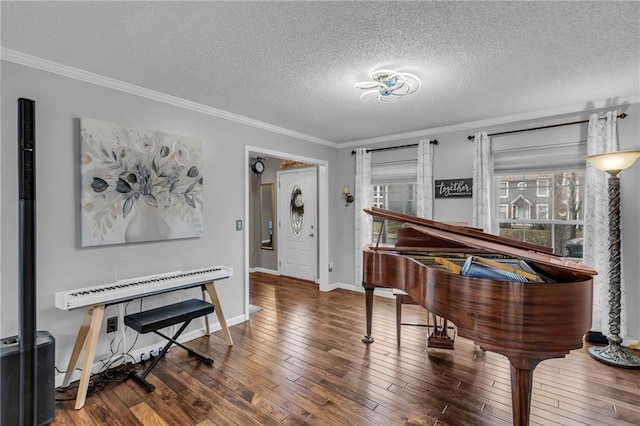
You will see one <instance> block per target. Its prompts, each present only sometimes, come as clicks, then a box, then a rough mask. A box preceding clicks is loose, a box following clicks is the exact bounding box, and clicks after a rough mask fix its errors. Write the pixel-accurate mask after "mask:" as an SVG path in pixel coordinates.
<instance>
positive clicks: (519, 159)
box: [493, 142, 586, 258]
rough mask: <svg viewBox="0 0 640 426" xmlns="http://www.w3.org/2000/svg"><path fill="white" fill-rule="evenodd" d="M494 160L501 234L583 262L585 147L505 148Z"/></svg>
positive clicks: (498, 222)
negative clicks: (581, 259)
mask: <svg viewBox="0 0 640 426" xmlns="http://www.w3.org/2000/svg"><path fill="white" fill-rule="evenodd" d="M493 155H494V181H495V186H494V187H495V188H496V192H495V193H496V194H498V196H497V197H495V201H494V202H495V204H494V205H495V206H496V208H495V211H496V212H497V214H496V217H495V223H496V227H495V229H497V230H498V231H499V234H500V235H501V236H503V237H509V238H514V239H517V240H520V241H526V242H530V243H534V244H538V245H542V246H546V247H551V248H553V250H554V253H556V254H559V255H563V256H570V257H574V258H581V257H582V232H583V227H584V210H583V200H584V176H585V162H584V156H585V155H586V143H584V142H578V143H573V144H559V145H544V146H538V147H531V148H526V149H522V148H520V149H512V150H511V149H508V148H504V149H502V150H498V151H494V154H493ZM550 159H551V160H550ZM504 194H507V196H506V197H505V196H504Z"/></svg>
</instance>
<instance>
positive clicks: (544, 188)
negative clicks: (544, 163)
mask: <svg viewBox="0 0 640 426" xmlns="http://www.w3.org/2000/svg"><path fill="white" fill-rule="evenodd" d="M536 195H537V196H538V197H548V196H549V179H538V180H537V181H536Z"/></svg>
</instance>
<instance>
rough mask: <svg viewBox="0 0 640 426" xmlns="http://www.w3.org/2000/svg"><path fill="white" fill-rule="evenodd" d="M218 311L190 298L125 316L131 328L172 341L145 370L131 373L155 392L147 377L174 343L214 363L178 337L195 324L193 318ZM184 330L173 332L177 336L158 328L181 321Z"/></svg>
mask: <svg viewBox="0 0 640 426" xmlns="http://www.w3.org/2000/svg"><path fill="white" fill-rule="evenodd" d="M213 311H214V309H213V305H212V304H211V303H208V302H204V301H202V300H197V299H190V300H185V301H182V302H178V303H174V304H172V305H167V306H161V307H159V308H155V309H150V310H148V311H142V312H138V313H135V314H131V315H127V316H125V317H124V323H125V325H126V326H127V327H131V328H133V329H134V330H135V331H137V332H138V333H141V334H146V333H149V332H153V333H155V334H157V335H158V336H160V337H163V338H165V339H167V340H168V341H169V342H168V343H167V344H166V345H165V346H164V347H163V348H162V350H161V351H160V353H159V354H158V356H157V357H156V358H155V359H154V360H153V362H152V363H151V365H149V366H148V367H147V368H146V369H145V370H144V371H143V372H142V373H140V372H136V373H133V374H132V375H131V377H133V378H134V379H135V380H136V381H137V382H138V383H140V384H141V385H142V386H144V388H145V389H146V390H147V392H153V391H154V390H155V388H156V387H155V386H154V385H153V384H152V383H149V381H148V380H147V379H146V377H147V376H148V375H149V373H151V370H153V369H154V367H155V366H156V365H157V364H158V362H159V361H160V360H161V359H162V358H164V356H165V354H166V353H167V351H168V350H169V348H171V346H172V345H178V346H180V347H181V348H183V349H185V350H186V351H187V352H188V353H189V355H191V356H193V357H195V358H196V359H198V360H199V361H201V362H203V363H205V364H207V365H212V364H213V360H212V359H211V358H208V357H206V356H204V355H202V354H200V353H198V352H196V351H194V350H193V349H191V348H188V347H186V346H184V345H183V344H181V343H180V342H178V341H177V339H178V337H179V336H180V334H182V332H183V331H184V330H185V329H186V328H187V326H188V325H189V324H190V323H191V320H193V319H195V318H199V317H202V316H205V315H208V314H210V313H212V312H213ZM180 323H182V325H181V326H180V329H179V330H178V331H177V332H176V333H175V334H174V335H173V337H168V336H165V335H164V334H163V333H161V332H159V331H158V330H159V329H161V328H165V327H169V326H172V325H176V324H180Z"/></svg>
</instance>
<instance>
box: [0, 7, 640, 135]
mask: <svg viewBox="0 0 640 426" xmlns="http://www.w3.org/2000/svg"><path fill="white" fill-rule="evenodd" d="M1 7H2V33H1V43H2V48H3V50H5V51H6V49H9V50H11V51H17V52H21V53H25V54H28V55H33V56H36V57H38V58H42V59H46V60H50V61H53V62H56V63H60V64H64V65H67V66H70V67H74V68H78V69H80V70H84V71H89V72H92V73H96V74H99V75H102V76H106V77H110V78H113V79H116V80H121V81H124V82H127V83H130V84H134V85H137V86H141V87H144V88H148V89H151V90H154V91H158V92H162V93H166V94H169V95H172V96H176V97H179V98H183V99H186V100H189V101H193V102H196V103H200V104H203V105H206V106H209V107H213V108H216V109H220V110H223V111H227V112H231V113H234V114H239V115H242V116H245V117H248V118H250V119H253V120H259V121H262V122H265V123H268V124H271V125H275V126H279V127H283V128H286V129H290V130H293V131H296V132H300V133H303V134H305V135H310V136H312V139H313V138H319V139H321V140H324V141H327V142H329V143H343V142H349V141H356V140H363V139H371V138H375V139H374V140H384V139H385V137H386V136H388V135H395V134H401V133H407V132H417V131H420V130H423V129H433V128H438V127H443V126H452V125H457V124H460V123H468V122H474V121H479V120H492V119H493V120H495V119H496V118H498V117H508V116H523V117H524V116H527V117H528V116H531V117H533V116H534V115H535V114H536V113H542V112H546V111H564V112H569V111H567V108H577V109H588V108H591V109H592V108H593V107H594V106H604V105H605V102H608V103H609V104H611V103H624V102H638V101H639V100H640V98H639V93H640V48H639V46H640V3H639V2H635V1H634V2H607V1H605V2H346V1H341V2H315V1H299V2H233V1H232V2H164V1H163V2H149V1H144V2H93V1H91V2H9V1H3V2H2V5H1ZM377 68H394V69H399V70H403V71H408V72H412V73H414V74H416V75H418V76H419V77H420V78H421V79H422V82H423V86H422V88H421V89H420V90H419V91H418V92H417V93H416V94H415V95H413V96H411V97H408V98H405V99H403V100H402V101H400V102H397V103H393V104H382V103H380V102H378V101H362V100H360V98H359V95H360V92H359V91H358V90H356V89H355V88H354V84H355V83H356V82H359V81H362V80H365V79H367V77H368V75H369V73H370V72H371V71H373V70H374V69H377Z"/></svg>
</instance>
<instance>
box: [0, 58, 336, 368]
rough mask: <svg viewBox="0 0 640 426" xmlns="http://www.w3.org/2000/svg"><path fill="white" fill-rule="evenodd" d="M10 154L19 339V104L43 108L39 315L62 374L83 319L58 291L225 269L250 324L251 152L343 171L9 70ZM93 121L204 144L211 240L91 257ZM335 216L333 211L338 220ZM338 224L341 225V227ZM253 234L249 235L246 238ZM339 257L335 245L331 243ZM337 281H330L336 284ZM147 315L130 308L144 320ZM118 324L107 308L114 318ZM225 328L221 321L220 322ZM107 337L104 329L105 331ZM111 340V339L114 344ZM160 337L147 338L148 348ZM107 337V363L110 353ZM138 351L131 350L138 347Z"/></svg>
mask: <svg viewBox="0 0 640 426" xmlns="http://www.w3.org/2000/svg"><path fill="white" fill-rule="evenodd" d="M1 66H2V68H1V77H2V80H1V86H2V94H1V99H2V101H1V102H2V104H1V106H2V145H1V151H0V161H1V165H2V167H1V172H0V179H1V180H0V182H1V183H2V191H1V194H0V199H1V201H2V204H1V212H0V214H1V215H0V219H1V229H0V235H1V236H2V247H1V253H2V258H1V262H2V263H1V265H0V266H1V267H0V270H1V272H0V279H1V284H2V288H1V290H2V291H1V301H0V307H1V315H0V323H1V324H0V326H1V327H0V335H1V336H2V337H7V336H11V335H14V334H17V331H18V309H17V306H18V285H17V283H18V202H17V200H18V182H17V173H18V168H17V158H18V154H17V99H18V98H19V97H26V98H30V99H33V100H35V101H36V143H37V151H36V152H37V292H38V295H37V315H38V324H37V326H38V329H39V330H47V331H49V332H50V333H51V334H53V336H54V337H55V339H56V365H57V366H58V368H60V369H61V370H64V369H65V367H66V363H67V362H68V359H69V355H70V353H71V348H72V345H73V342H74V340H75V335H76V332H77V329H78V327H79V325H80V322H81V319H82V315H83V312H82V311H83V310H82V309H79V310H73V311H69V312H66V311H61V310H58V309H56V308H55V306H54V295H55V293H56V292H57V291H61V290H67V289H74V288H79V287H85V286H90V285H98V284H104V283H109V282H113V281H115V280H116V278H123V277H133V276H141V275H150V274H157V273H160V272H168V271H172V270H178V269H181V270H188V269H193V268H199V267H204V266H209V265H225V266H229V267H232V268H233V269H234V276H233V277H232V278H231V279H229V280H225V281H224V282H221V283H220V284H219V285H218V289H219V290H218V291H219V296H220V299H221V301H222V304H223V307H224V313H225V316H226V318H227V321H228V322H231V323H234V322H239V321H244V319H245V314H246V313H245V312H244V308H245V303H246V301H245V300H244V298H245V290H244V289H245V284H246V283H245V282H244V276H245V274H244V270H243V269H244V238H243V232H237V231H236V230H235V221H236V220H237V219H243V218H244V207H243V206H244V199H245V198H244V194H245V184H246V179H247V178H248V177H247V176H245V168H244V167H243V165H244V163H245V145H251V146H255V147H261V148H264V149H268V150H274V151H278V152H289V153H292V154H293V155H299V156H306V157H310V158H316V159H320V160H323V161H327V162H328V163H329V167H330V168H331V167H332V164H333V162H334V161H335V160H334V159H335V155H336V152H335V149H333V148H329V147H326V146H322V145H319V144H314V143H310V142H307V141H303V140H299V139H296V138H292V137H289V136H283V135H281V134H276V133H273V132H269V131H266V130H262V129H259V128H256V127H251V126H247V125H244V124H239V123H236V122H232V121H229V120H224V119H220V118H217V117H213V116H211V115H206V114H202V113H199V112H194V111H192V110H188V109H184V108H180V107H177V106H173V105H169V104H166V103H162V102H158V101H154V100H150V99H147V98H143V97H139V96H135V95H132V94H128V93H125V92H121V91H118V90H113V89H109V88H105V87H102V86H98V85H94V84H90V83H85V82H82V81H80V80H74V79H71V78H67V77H62V76H59V75H56V74H53V73H49V72H45V71H42V70H38V69H34V68H30V67H25V66H22V65H18V64H15V63H12V62H8V61H2V65H1ZM80 117H89V118H95V119H99V120H104V121H109V122H114V123H120V124H123V125H127V126H132V127H137V128H141V129H152V130H158V131H163V132H167V133H173V134H179V135H185V136H190V137H193V138H196V139H199V140H201V141H202V142H203V151H204V171H203V176H204V186H203V191H204V193H203V199H204V216H205V217H204V236H203V237H201V238H194V239H183V240H170V241H162V242H150V243H141V244H128V245H111V246H101V247H90V248H81V247H80V244H79V238H80V237H79V230H80V223H79V211H80V197H79V194H80V192H79V188H80V186H79V158H80V157H79V149H80V148H79V147H80V141H79V126H78V118H80ZM334 209H335V207H331V211H332V210H334ZM329 220H330V221H331V222H333V217H330V218H329ZM247 229H248V227H247V226H245V232H246V230H247ZM329 244H330V247H332V244H333V242H332V241H329ZM331 279H332V278H331V277H330V280H331ZM186 293H187V294H170V295H166V296H158V297H156V298H153V299H152V300H145V302H144V303H145V307H150V306H152V305H158V304H162V303H166V302H167V301H170V300H175V299H183V298H185V297H186V296H187V295H188V296H191V297H198V296H199V291H197V290H195V289H194V290H189V291H186ZM137 309H138V305H137V304H135V306H130V307H129V308H128V312H134V311H135V310H137ZM117 314H118V307H117V306H113V307H109V308H107V312H106V314H105V317H109V316H112V315H117ZM212 323H213V324H214V325H215V323H217V320H216V319H215V316H214V317H212ZM103 330H104V327H103ZM109 337H110V336H109ZM151 337H152V336H146V335H145V336H141V339H140V340H139V341H138V344H139V345H145V344H150V342H149V340H148V339H150V338H151ZM109 340H110V339H108V338H106V337H105V336H102V338H101V339H100V341H101V346H99V347H98V350H97V354H98V355H102V354H105V353H107V352H108V341H109ZM129 343H131V341H130V342H129Z"/></svg>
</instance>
